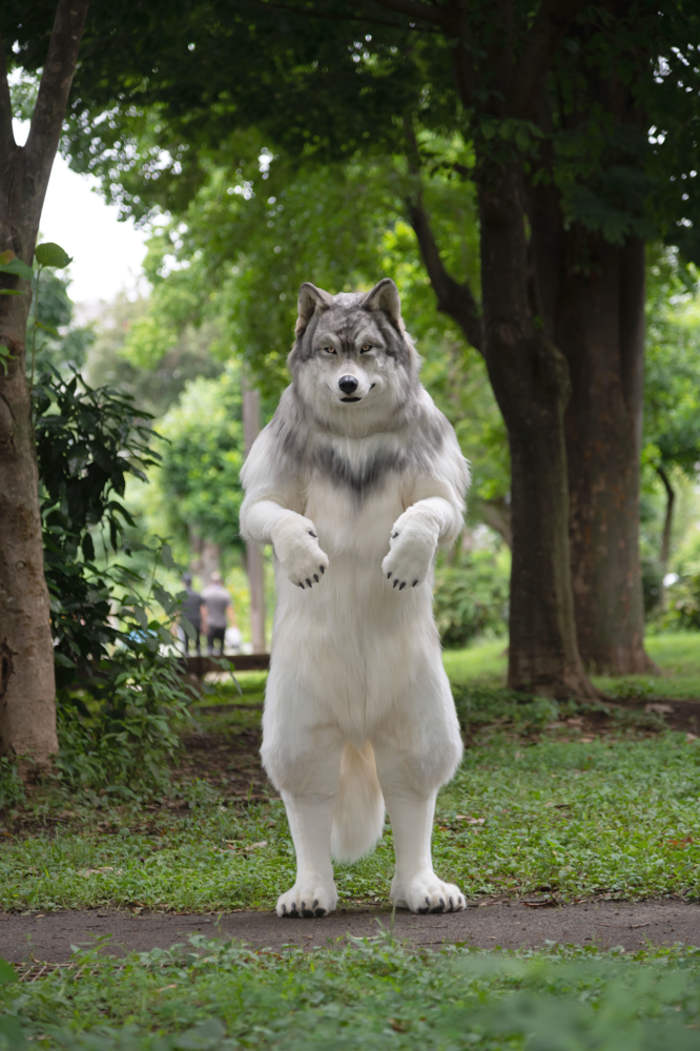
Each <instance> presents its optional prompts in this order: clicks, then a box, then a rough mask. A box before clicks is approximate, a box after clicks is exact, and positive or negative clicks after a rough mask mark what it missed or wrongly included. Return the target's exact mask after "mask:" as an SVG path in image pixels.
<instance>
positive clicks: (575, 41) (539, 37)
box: [28, 0, 698, 694]
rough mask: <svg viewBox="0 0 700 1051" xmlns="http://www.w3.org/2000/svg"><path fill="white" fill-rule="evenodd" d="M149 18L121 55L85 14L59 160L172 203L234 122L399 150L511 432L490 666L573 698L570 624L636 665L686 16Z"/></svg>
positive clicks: (421, 233) (430, 268) (209, 12)
mask: <svg viewBox="0 0 700 1051" xmlns="http://www.w3.org/2000/svg"><path fill="white" fill-rule="evenodd" d="M169 13H170V14H171V15H172V16H173V19H174V23H173V24H175V23H176V24H177V32H176V33H171V32H170V30H169V23H168V21H167V20H164V18H163V13H162V12H159V11H158V12H157V11H156V10H155V9H151V11H150V13H149V12H146V11H143V10H139V15H138V19H137V24H136V25H135V27H134V28H135V31H137V32H138V36H139V42H138V46H137V47H136V48H135V49H134V51H133V53H132V54H130V55H129V60H128V63H124V62H123V60H122V56H120V55H119V48H118V47H115V48H114V51H113V52H112V51H111V49H108V50H107V53H106V54H105V50H104V48H103V47H100V48H99V49H98V47H97V39H98V34H97V32H96V35H95V40H94V43H93V42H92V41H91V43H90V44H89V45H88V47H87V49H86V51H85V53H84V55H85V61H84V65H83V68H82V70H81V79H80V83H79V85H78V91H77V93H76V96H75V105H74V111H73V112H74V117H75V120H74V124H73V127H74V134H73V143H72V149H73V151H74V154H75V156H76V157H78V158H80V161H81V163H83V164H84V165H87V166H92V167H93V168H101V169H102V171H103V172H105V173H106V177H107V180H108V181H109V182H110V183H111V185H112V186H113V187H114V186H120V190H119V193H120V194H121V196H122V200H123V201H125V202H127V201H128V202H130V205H129V206H130V207H133V208H135V209H136V210H137V211H138V210H142V211H143V210H144V209H147V208H148V206H149V204H151V203H153V202H155V201H158V200H159V199H160V200H167V201H168V204H169V205H170V206H171V207H173V208H174V209H175V210H176V211H177V212H180V213H182V211H183V209H184V207H185V205H186V202H187V201H188V200H189V199H190V198H191V195H192V192H193V189H194V188H195V187H196V186H197V185H200V184H201V182H202V180H203V179H204V178H205V176H206V168H207V163H208V162H207V158H208V156H210V155H211V154H212V153H214V152H217V151H218V156H220V157H221V158H222V159H223V158H224V157H225V156H228V157H229V159H230V162H229V165H228V166H229V168H230V169H232V170H233V169H236V168H237V167H241V165H242V164H243V162H242V161H240V158H241V157H244V156H246V155H247V156H248V157H250V158H251V161H252V155H251V154H250V153H246V151H247V149H249V147H250V141H248V142H246V141H244V140H245V138H246V136H248V137H249V138H250V137H251V136H252V138H253V139H255V135H253V133H252V131H251V129H256V130H257V132H258V133H260V132H262V133H263V134H264V135H265V136H266V137H267V139H268V141H269V144H270V145H271V147H272V148H273V150H274V151H275V152H277V151H278V150H280V149H286V150H287V151H288V155H289V157H290V159H291V162H292V163H295V164H296V165H297V167H298V168H300V169H304V170H306V171H308V170H311V168H312V167H313V164H314V163H315V162H316V160H317V159H318V158H321V159H322V160H323V161H324V162H325V163H327V161H328V158H329V157H331V156H332V157H335V158H349V159H350V158H351V159H352V160H353V162H357V163H362V162H363V161H364V160H365V159H366V158H371V157H372V156H376V154H377V152H380V151H381V152H383V153H384V154H385V155H391V156H400V157H402V158H403V167H404V175H405V176H406V177H407V179H408V181H407V182H405V183H404V186H403V188H402V190H401V196H402V198H403V214H404V215H406V216H407V217H408V218H409V220H410V222H411V225H412V227H413V229H414V231H415V234H416V237H417V239H418V242H419V244H420V248H421V252H422V257H423V262H424V265H425V268H426V271H427V273H428V276H429V278H430V281H431V284H432V287H433V289H434V291H435V294H436V297H437V302H438V306H439V308H440V309H441V310H443V311H444V312H446V313H447V314H448V315H449V316H450V317H452V318H453V320H454V321H455V322H456V323H457V324H458V325H459V326H460V328H461V330H462V331H463V332H464V334H465V335H466V337H467V339H469V341H470V342H471V343H472V344H473V345H475V346H478V347H479V348H480V349H481V352H482V353H483V355H484V358H485V360H486V362H487V366H488V370H489V375H490V379H491V382H492V385H493V387H494V391H495V393H496V397H497V399H498V402H499V406H500V409H501V411H502V413H503V416H504V419H505V422H506V426H507V430H508V439H509V445H510V454H511V469H512V479H513V485H512V524H513V555H514V557H513V578H512V588H511V614H510V637H511V646H510V671H509V677H510V682H511V685H513V686H526V687H528V688H532V687H538V688H543V689H547V690H549V691H553V692H563V693H567V692H574V693H579V694H586V693H589V692H590V686H589V684H588V682H587V680H586V678H585V675H584V673H583V668H582V664H581V660H580V656H579V648H578V646H577V636H578V642H579V644H580V650H581V652H582V653H583V657H584V659H585V661H586V663H587V664H588V665H591V666H596V667H599V668H602V667H605V668H607V669H608V670H615V671H634V670H641V669H643V668H646V667H648V661H647V658H646V655H645V653H644V650H643V643H642V635H643V621H642V603H641V585H640V573H639V558H638V497H639V493H638V485H639V482H638V478H639V470H638V465H639V451H640V435H641V404H642V400H641V375H642V370H641V361H642V345H643V339H642V334H643V309H642V304H643V293H644V250H643V242H644V240H645V239H648V238H649V237H655V236H658V235H659V234H662V235H665V236H668V237H669V238H671V239H673V238H675V239H676V240H678V241H683V244H684V247H686V249H688V248H689V247H691V246H692V245H691V243H692V235H693V228H692V218H691V217H690V212H691V211H692V208H693V202H692V195H691V194H688V192H687V181H688V180H689V179H691V178H692V177H693V171H694V167H693V163H694V162H693V157H694V155H695V141H694V127H695V124H694V121H693V112H694V107H695V104H696V103H695V98H696V93H695V91H694V87H693V85H694V83H695V80H696V78H697V56H696V52H695V49H694V47H693V46H692V45H688V44H687V41H688V40H689V39H690V40H692V39H695V35H696V34H694V32H693V27H694V26H695V21H696V20H697V18H698V16H697V15H696V14H694V13H692V12H688V11H687V10H686V9H685V7H684V5H682V4H680V3H665V4H663V5H662V11H661V13H660V12H659V9H658V5H656V4H652V3H651V2H647V0H637V2H635V3H633V4H621V3H619V2H617V0H607V2H606V3H604V4H596V5H593V4H587V3H583V2H578V3H574V4H567V5H563V4H561V3H556V2H552V3H547V2H544V0H543V2H541V3H540V4H538V5H537V6H536V8H535V9H532V8H531V6H530V5H525V4H521V3H519V2H517V0H503V2H502V3H498V4H497V5H496V7H495V8H494V6H493V4H489V5H485V4H482V3H474V4H470V5H468V6H465V5H463V4H461V3H460V2H457V0H446V2H444V3H440V4H428V3H423V2H420V0H377V2H367V3H363V4H360V5H359V6H357V5H355V7H354V8H353V11H352V13H351V14H349V13H348V10H347V8H346V7H345V6H344V5H340V4H339V3H335V2H334V0H327V2H326V3H324V4H322V5H314V8H313V9H312V10H311V9H309V8H308V7H307V6H306V5H305V4H302V3H299V4H294V3H290V4H287V5H285V9H284V11H283V12H280V11H279V10H278V9H277V7H276V6H275V5H272V4H269V5H268V4H259V5H253V6H251V7H248V6H247V5H245V4H244V5H240V4H238V5H229V4H220V5H218V4H217V5H213V4H207V5H201V6H199V5H198V6H195V7H194V8H192V7H190V8H188V11H187V15H186V18H185V21H184V24H185V25H186V26H187V32H186V34H185V35H184V36H183V33H182V28H181V27H182V22H181V21H180V16H181V14H182V12H180V11H179V9H178V8H177V5H175V7H174V8H173V9H172V10H171V11H170V12H169ZM694 20H695V21H694ZM96 25H97V23H96ZM112 39H113V40H114V41H115V43H116V42H118V40H119V35H118V31H117V28H116V27H114V29H113V33H112ZM28 48H29V45H28ZM29 49H30V48H29ZM154 56H158V58H157V59H156V58H155V57H154ZM263 57H264V61H263V62H262V64H261V59H262V58H263ZM251 63H252V65H253V66H254V67H255V68H254V69H251ZM120 64H121V68H119V66H120ZM127 65H128V70H127V69H126V66H127ZM134 66H135V67H137V68H138V72H139V75H138V76H136V75H135V73H134ZM232 69H235V70H236V73H235V75H234V76H231V74H230V71H231V70H232ZM175 70H177V72H175ZM455 85H456V88H455ZM115 89H116V93H117V94H118V95H119V103H120V104H119V107H118V108H116V107H114V106H113V105H112V103H111V100H112V99H113V97H114V94H115ZM110 105H112V108H111V109H109V107H110ZM98 113H100V125H99V128H98V129H97V130H98V132H99V135H98V136H96V135H95V127H94V121H93V120H91V116H92V117H94V116H96V115H97V114H98ZM404 115H408V116H406V117H405V116H404ZM650 125H653V126H654V128H655V135H654V136H653V137H652V138H651V139H650V138H649V136H648V129H649V127H650ZM232 128H233V129H235V131H234V134H232V133H231V132H232ZM426 132H427V133H429V137H428V140H427V141H426ZM436 133H439V134H441V135H442V137H443V141H444V142H445V143H448V144H449V145H448V148H445V147H444V146H443V147H442V148H440V149H439V150H436V149H435V144H434V141H433V140H432V139H431V138H430V136H431V135H434V134H436ZM125 142H129V143H130V151H129V153H128V154H127V153H126V151H125V149H124V144H125ZM125 157H126V160H125ZM231 159H232V160H231ZM124 160H125V163H124ZM251 161H249V163H250V162H251ZM436 168H439V169H442V170H443V171H444V172H445V173H446V174H447V173H449V175H450V177H451V179H452V182H453V187H454V191H455V200H457V201H459V200H461V199H462V197H463V195H464V193H467V192H468V193H469V194H472V193H473V190H472V189H471V187H472V186H474V187H476V199H477V211H478V216H479V223H480V233H481V251H480V255H481V281H480V284H481V289H480V291H479V289H478V288H477V287H476V286H475V284H474V282H473V281H472V280H470V277H469V275H468V274H466V273H465V272H464V270H461V269H460V268H459V267H456V266H455V265H454V264H453V263H452V261H451V260H450V259H449V258H448V252H447V251H446V249H445V246H444V243H443V242H441V239H440V236H439V231H438V230H437V229H436V227H435V226H434V224H433V221H432V215H431V213H430V209H429V207H428V205H427V203H426V198H425V195H424V190H423V177H424V175H425V173H426V172H431V171H433V170H435V169H436ZM144 171H145V174H146V178H143V177H142V173H143V172H144ZM467 187H469V189H467ZM358 216H359V212H358Z"/></svg>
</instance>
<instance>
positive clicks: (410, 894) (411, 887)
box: [391, 872, 467, 913]
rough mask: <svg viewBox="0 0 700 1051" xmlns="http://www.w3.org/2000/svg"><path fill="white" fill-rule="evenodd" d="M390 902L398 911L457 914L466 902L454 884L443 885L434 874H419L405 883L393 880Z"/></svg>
mask: <svg viewBox="0 0 700 1051" xmlns="http://www.w3.org/2000/svg"><path fill="white" fill-rule="evenodd" d="M391 900H392V902H393V903H394V905H396V907H397V908H399V909H410V910H411V912H421V913H427V912H459V911H461V910H462V909H465V908H466V907H467V902H466V900H465V897H464V895H463V894H462V892H461V890H460V889H459V887H456V886H455V884H454V883H443V881H442V880H441V879H438V878H437V876H436V875H435V873H434V872H425V873H419V874H418V875H417V876H413V877H412V878H411V879H410V880H407V881H406V882H403V881H397V880H396V879H394V881H393V883H392V885H391Z"/></svg>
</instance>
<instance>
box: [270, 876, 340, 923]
mask: <svg viewBox="0 0 700 1051" xmlns="http://www.w3.org/2000/svg"><path fill="white" fill-rule="evenodd" d="M337 901H338V895H337V892H336V889H335V883H333V881H332V880H331V882H330V883H323V882H321V881H315V880H308V881H305V882H303V883H295V884H294V886H293V887H292V889H291V890H288V891H287V892H286V893H285V894H280V896H279V898H278V899H277V908H276V910H275V911H276V913H277V915H278V916H282V917H285V918H288V919H299V918H300V917H303V918H304V919H311V918H313V917H314V916H326V915H328V913H329V912H333V911H334V909H335V906H336V903H337Z"/></svg>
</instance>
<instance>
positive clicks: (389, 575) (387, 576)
mask: <svg viewBox="0 0 700 1051" xmlns="http://www.w3.org/2000/svg"><path fill="white" fill-rule="evenodd" d="M386 579H387V580H391V570H389V572H388V573H387V575H386Z"/></svg>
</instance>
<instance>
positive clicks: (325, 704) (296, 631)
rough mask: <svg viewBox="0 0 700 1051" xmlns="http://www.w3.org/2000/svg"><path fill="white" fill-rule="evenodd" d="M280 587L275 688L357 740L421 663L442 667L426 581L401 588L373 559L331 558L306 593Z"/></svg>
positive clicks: (274, 652)
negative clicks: (358, 562)
mask: <svg viewBox="0 0 700 1051" xmlns="http://www.w3.org/2000/svg"><path fill="white" fill-rule="evenodd" d="M278 586H279V592H278V604H277V610H276V614H275V627H274V632H273V639H272V661H271V671H270V675H271V677H272V678H273V679H274V680H275V689H278V690H279V691H280V693H282V694H284V693H286V692H289V693H290V694H291V695H293V696H295V697H300V696H303V697H306V698H307V699H308V700H312V701H313V704H314V707H315V708H316V710H318V711H325V712H326V713H327V715H328V717H329V718H332V719H333V721H334V722H336V723H337V724H338V725H339V726H341V727H342V729H343V730H344V732H345V733H346V734H348V736H350V737H351V738H353V739H356V740H357V743H358V744H359V743H361V742H362V741H363V740H364V739H365V737H366V736H367V735H368V733H370V732H371V729H372V726H373V725H376V723H378V722H380V721H381V720H382V718H383V717H384V715H385V714H386V713H387V712H388V711H389V710H390V709H391V708H392V707H395V705H396V703H397V702H398V701H399V700H400V698H401V696H402V695H403V694H405V693H406V692H407V691H408V690H410V687H411V684H412V683H413V682H414V680H415V679H417V678H418V677H419V674H420V673H421V670H422V669H424V668H425V666H426V664H428V665H441V660H442V658H441V650H440V642H439V638H438V634H437V630H436V628H435V625H434V622H433V617H432V595H431V590H430V587H429V586H428V583H427V582H426V583H424V584H422V585H421V586H420V587H419V588H416V589H415V591H411V592H405V591H404V592H402V593H399V592H397V591H394V590H393V588H392V587H391V584H390V583H389V582H388V581H386V580H384V578H383V576H382V573H381V569H380V566H379V565H378V564H377V565H372V566H371V567H366V568H364V567H363V568H362V569H361V570H359V571H358V569H357V567H356V566H354V564H353V563H351V562H348V563H344V560H342V559H341V560H338V559H336V562H335V564H333V563H331V565H329V568H328V570H327V571H326V573H325V575H324V577H323V579H322V580H321V582H320V583H319V584H318V585H315V586H314V587H313V588H312V589H311V590H309V589H304V590H301V589H300V588H295V587H294V586H293V585H292V584H291V583H290V582H289V581H287V580H286V579H285V580H281V579H279V577H278ZM290 676H291V677H292V678H293V680H294V683H293V688H292V689H291V690H289V685H290V683H289V677H290ZM285 687H286V688H285Z"/></svg>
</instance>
